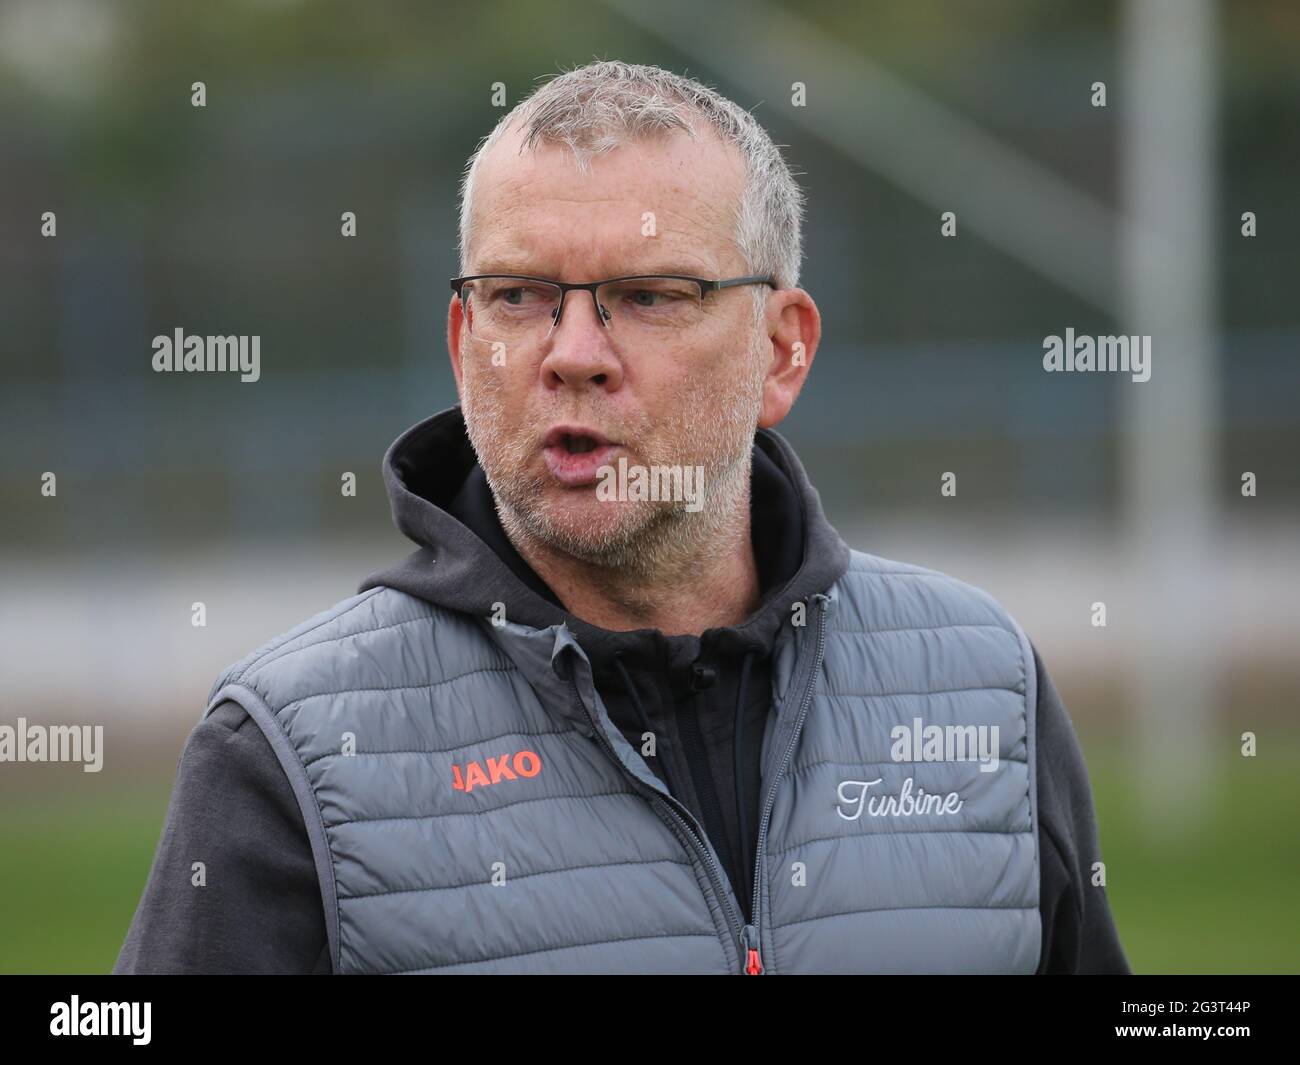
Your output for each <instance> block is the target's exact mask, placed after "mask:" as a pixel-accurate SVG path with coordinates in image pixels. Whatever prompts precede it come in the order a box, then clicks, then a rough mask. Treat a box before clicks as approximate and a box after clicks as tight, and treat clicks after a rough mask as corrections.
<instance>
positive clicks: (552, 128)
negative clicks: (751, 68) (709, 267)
mask: <svg viewBox="0 0 1300 1065" xmlns="http://www.w3.org/2000/svg"><path fill="white" fill-rule="evenodd" d="M692 117H699V118H702V119H704V120H705V122H706V123H707V124H708V126H709V127H711V128H712V129H713V130H714V131H716V132H717V134H718V135H719V136H720V137H721V139H722V140H723V142H724V143H726V144H731V145H734V146H735V147H736V148H737V149H738V150H739V151H740V154H741V156H742V158H743V159H744V163H745V171H746V181H745V188H744V191H743V192H742V194H741V197H740V202H739V203H738V204H736V205H735V207H734V210H733V213H734V228H733V239H734V240H735V242H736V246H737V247H738V249H739V250H740V253H741V254H742V255H743V256H744V257H745V260H746V262H747V263H748V264H749V272H750V273H753V274H771V275H773V276H774V277H775V278H776V283H777V286H778V287H780V288H795V287H796V286H797V285H798V284H799V268H800V263H801V261H802V258H803V248H802V244H803V238H802V221H803V207H804V193H803V190H802V189H801V188H800V187H799V184H798V182H796V181H795V177H794V173H793V172H792V171H791V170H790V167H789V166H788V165H787V164H786V161H785V159H784V158H783V157H782V155H781V152H780V149H779V148H778V146H777V145H776V144H774V143H773V142H772V138H771V137H770V136H768V133H767V131H766V130H765V129H763V127H762V126H760V125H759V124H758V122H757V121H756V120H755V119H754V117H753V115H751V114H750V113H749V112H748V111H745V110H744V109H743V108H741V107H739V106H737V105H736V104H734V103H732V101H730V100H728V99H727V98H726V97H724V96H722V95H720V94H719V93H717V92H715V91H714V90H713V89H710V88H708V87H707V86H705V85H703V84H701V83H700V82H698V81H695V80H694V79H692V78H687V77H683V76H681V75H679V74H673V73H671V72H669V71H667V70H663V69H661V68H659V67H654V66H644V65H637V64H631V63H624V62H621V61H618V60H608V61H602V62H596V63H589V64H588V65H587V66H584V67H578V68H576V69H574V70H570V71H568V72H566V73H563V74H561V75H559V76H558V77H556V78H554V79H552V80H551V81H548V82H547V83H546V84H544V85H542V86H539V87H538V88H537V89H535V90H534V91H533V92H532V94H531V95H529V96H528V97H527V98H525V99H524V100H523V101H521V102H520V103H519V104H517V105H516V106H515V108H514V109H513V110H512V111H510V113H509V114H507V115H505V116H504V117H503V118H502V119H501V121H500V122H498V123H497V125H496V128H495V129H493V130H492V132H491V133H489V134H488V135H487V136H486V137H484V138H483V140H482V141H481V142H480V143H479V146H478V148H477V149H476V150H475V152H474V154H473V155H472V156H471V157H470V159H469V163H468V164H467V166H466V167H465V175H464V178H463V180H462V182H461V187H460V264H461V273H462V274H463V273H465V272H466V270H467V269H468V264H467V259H466V257H467V254H468V249H469V243H470V236H471V233H470V229H471V224H472V221H473V215H472V211H471V207H472V204H473V199H474V179H475V176H476V174H477V172H478V168H479V162H480V161H481V160H482V158H483V156H484V155H486V154H487V152H488V150H489V149H491V148H492V146H493V145H495V144H496V143H497V142H498V141H500V140H501V138H502V136H503V135H504V134H505V132H506V131H507V130H508V129H509V128H510V127H511V126H512V125H513V124H514V123H515V122H516V121H517V122H518V123H519V125H520V126H521V127H522V128H523V129H524V130H525V131H526V134H527V137H526V142H525V143H526V146H527V147H528V148H530V149H532V148H535V147H536V145H537V143H538V142H539V141H542V140H545V141H547V142H552V143H558V144H565V145H567V146H568V147H569V149H570V150H571V151H572V152H573V154H574V156H575V157H576V159H577V161H578V165H579V167H580V168H581V170H582V172H583V173H587V172H589V167H590V159H591V157H592V156H594V155H600V154H601V153H604V152H607V151H609V150H610V149H612V148H614V147H616V146H618V145H619V144H622V143H625V142H627V141H630V140H634V139H637V138H641V137H653V136H657V135H663V134H666V133H669V132H672V131H674V130H684V131H685V132H687V133H688V134H690V135H691V136H692V137H693V136H695V132H694V130H693V129H692V128H691V125H690V123H689V120H690V118H692ZM752 291H753V292H754V301H755V307H756V308H760V307H761V306H762V305H763V300H764V294H765V293H766V292H768V291H769V290H768V289H766V288H764V287H762V286H757V285H756V286H754V287H753V289H752Z"/></svg>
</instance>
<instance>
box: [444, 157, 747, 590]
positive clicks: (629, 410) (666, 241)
mask: <svg viewBox="0 0 1300 1065" xmlns="http://www.w3.org/2000/svg"><path fill="white" fill-rule="evenodd" d="M520 143H521V141H520V138H519V135H518V134H513V135H511V136H508V137H506V138H504V139H503V140H502V142H500V143H499V144H498V145H497V146H496V147H495V148H494V149H493V151H492V152H491V153H490V154H489V155H488V156H487V157H485V158H484V159H483V160H482V162H481V164H480V170H479V174H478V179H477V187H476V193H475V203H474V211H475V226H474V236H473V242H472V245H471V247H470V249H469V255H468V256H467V259H468V264H467V265H468V272H469V273H471V274H483V273H515V274H529V275H534V276H538V277H548V278H554V279H556V280H561V281H593V280H600V279H603V278H607V277H617V276H626V275H635V274H652V273H673V274H689V275H693V276H698V277H704V278H710V279H713V278H719V277H735V276H739V275H742V274H746V273H748V272H749V270H748V267H747V264H746V263H745V261H744V259H743V258H742V257H741V255H740V253H739V251H738V250H737V249H736V247H735V244H734V243H733V240H732V232H733V222H732V213H731V212H732V211H733V210H734V206H735V204H736V203H737V202H738V198H739V196H740V194H741V191H742V188H743V183H744V170H743V164H742V162H741V160H740V158H739V156H738V155H737V154H734V153H733V152H731V151H730V150H728V149H727V148H726V147H724V146H723V145H722V144H721V143H720V142H718V141H717V140H715V139H714V138H713V137H712V136H711V135H710V136H705V135H701V136H700V137H699V138H698V139H691V138H690V137H689V136H688V135H687V134H685V133H682V132H680V131H679V132H676V133H674V134H672V135H670V136H669V137H668V138H665V139H657V140H651V141H639V142H634V143H630V144H626V145H622V146H620V147H618V148H615V149H614V150H613V151H611V152H608V153H606V154H605V155H602V156H597V157H595V158H594V159H593V160H592V162H591V170H590V172H589V174H587V175H583V174H582V173H581V171H580V170H579V169H578V167H577V164H576V162H575V160H574V159H573V157H572V154H571V153H570V152H569V150H568V149H567V148H564V147H562V146H557V145H552V144H545V143H543V144H542V145H540V146H539V148H538V150H537V151H536V152H532V151H527V150H525V151H524V152H523V153H520V152H519V145H520ZM647 212H651V213H652V214H653V234H654V235H646V229H647ZM764 291H768V290H767V289H766V288H765V289H764ZM752 298H753V296H752V292H751V290H750V289H748V288H747V287H740V288H736V289H730V290H723V291H722V292H718V293H712V294H710V295H708V296H707V297H706V298H705V313H704V314H703V315H702V316H701V317H700V318H699V320H698V322H697V323H696V324H695V325H693V326H692V327H691V328H690V329H688V330H686V331H684V332H682V333H680V334H672V335H669V336H663V335H659V336H657V337H656V338H655V339H654V341H653V342H652V343H648V342H646V340H645V339H644V338H643V337H641V336H639V335H637V334H636V333H635V331H632V332H630V333H629V331H621V330H620V329H619V328H618V323H617V322H615V323H614V328H605V327H604V326H602V325H601V324H600V322H599V321H598V320H597V317H596V311H595V307H594V304H593V302H592V300H591V297H590V296H589V295H588V294H587V293H585V292H570V293H569V294H568V295H567V296H566V298H565V302H564V313H563V316H562V317H561V319H560V323H559V325H558V326H556V328H555V329H554V330H553V331H552V332H551V334H550V336H549V337H545V336H539V337H538V339H537V342H536V343H535V344H534V345H532V346H530V347H527V349H526V350H517V349H518V345H515V346H513V347H511V348H510V349H508V350H507V351H506V352H505V353H504V354H505V362H504V365H501V364H500V363H501V359H500V358H499V357H498V358H497V359H496V360H495V361H494V359H493V349H492V345H491V344H490V343H489V342H486V341H484V340H483V339H481V338H477V337H472V336H470V335H469V333H468V331H467V329H466V327H465V324H464V319H463V314H462V310H461V307H460V304H459V300H456V299H453V300H452V306H451V309H450V320H449V331H450V337H449V341H450V344H451V350H452V363H453V367H454V368H455V369H456V374H457V384H458V387H459V390H460V396H461V404H462V408H463V410H464V414H465V420H466V424H467V427H468V430H469V436H470V440H471V442H472V444H473V445H474V448H475V451H476V452H477V454H478V457H479V462H480V463H481V465H482V466H483V469H484V472H485V473H486V474H487V478H488V481H489V483H490V485H491V486H492V489H493V493H494V495H495V496H496V499H497V501H498V505H500V506H501V507H502V510H503V519H504V520H505V521H506V522H507V527H508V528H509V527H510V526H511V525H514V526H515V527H516V529H518V528H520V527H522V529H524V530H526V531H527V533H528V534H530V535H531V536H532V537H534V538H535V539H537V540H540V541H541V542H543V543H545V544H547V545H548V546H550V547H551V548H553V549H556V550H559V551H562V552H564V553H566V554H568V555H571V556H573V557H576V558H579V559H583V560H585V561H590V562H596V563H605V564H614V565H631V564H634V563H635V561H636V554H637V547H638V544H641V543H643V542H646V541H648V540H650V539H655V538H657V539H658V540H660V541H662V540H664V539H665V535H664V534H666V538H667V539H669V540H671V539H672V538H673V537H674V536H676V537H678V538H679V539H681V540H683V542H684V541H686V540H689V539H698V536H695V537H692V536H691V535H690V534H691V530H692V529H694V531H695V532H696V533H697V534H698V532H699V530H700V529H701V528H704V527H709V526H710V525H711V524H712V525H713V526H715V527H716V525H717V523H718V521H719V520H734V519H722V518H720V515H719V514H718V513H717V511H719V510H721V509H724V508H725V509H727V510H734V509H735V508H736V504H737V500H738V499H740V498H743V491H744V485H745V484H747V477H748V470H749V455H750V446H751V443H752V439H753V433H754V429H755V425H756V423H757V420H758V417H759V412H760V410H761V408H762V392H763V378H764V375H765V372H766V369H767V365H768V361H769V360H770V353H771V344H770V342H768V343H766V344H765V343H764V342H765V341H768V340H769V338H768V337H767V336H766V334H765V331H764V329H763V324H762V320H761V319H760V320H758V321H756V320H755V315H754V312H753V303H752ZM542 332H543V334H544V330H543V331H542ZM498 354H499V353H498ZM584 435H586V436H587V437H588V438H587V439H584ZM593 441H595V442H596V443H597V444H598V446H597V447H595V449H594V450H585V449H587V448H589V447H590V446H591V444H592V442H593ZM604 442H607V443H604ZM620 458H626V461H627V464H628V466H629V468H631V467H634V466H638V465H640V466H644V467H654V466H659V467H663V466H680V467H687V466H690V467H702V468H703V478H704V483H703V487H704V496H703V509H702V510H700V511H699V512H698V513H690V512H688V511H687V510H686V504H685V503H683V502H681V501H671V500H670V501H650V500H644V501H642V500H637V501H609V500H608V499H607V498H605V499H602V498H600V497H598V495H597V491H596V488H597V482H598V478H599V473H598V471H599V469H600V467H602V466H614V467H617V466H618V463H619V459H620ZM711 508H712V510H713V511H714V513H712V514H710V509H711ZM652 531H657V532H658V533H659V534H660V535H659V536H657V537H651V536H650V534H651V532H652Z"/></svg>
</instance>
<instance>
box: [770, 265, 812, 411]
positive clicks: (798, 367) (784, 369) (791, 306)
mask: <svg viewBox="0 0 1300 1065" xmlns="http://www.w3.org/2000/svg"><path fill="white" fill-rule="evenodd" d="M765 321H766V328H767V333H768V337H769V341H770V343H771V346H772V354H771V362H770V363H769V364H768V370H767V377H766V378H765V379H764V381H763V410H762V412H761V413H760V414H759V417H758V425H759V428H761V429H771V428H772V427H773V426H775V425H779V424H780V423H781V422H782V421H784V420H785V416H786V415H787V414H789V413H790V408H791V407H793V406H794V401H795V400H796V399H798V398H799V392H800V391H801V390H802V389H803V383H804V381H805V380H806V379H807V377H808V371H809V370H810V369H811V368H812V361H813V356H814V355H815V354H816V353H817V345H818V343H819V342H820V341H821V336H822V319H821V313H820V312H819V311H818V310H817V304H816V303H814V302H813V298H812V297H811V296H810V295H808V293H807V292H805V291H804V290H803V289H801V288H785V289H780V290H779V291H776V292H773V293H770V294H769V295H768V297H767V313H766V315H765Z"/></svg>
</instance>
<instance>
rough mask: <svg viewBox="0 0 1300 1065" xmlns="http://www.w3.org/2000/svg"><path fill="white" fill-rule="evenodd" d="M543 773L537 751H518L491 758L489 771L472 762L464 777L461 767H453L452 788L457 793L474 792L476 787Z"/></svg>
mask: <svg viewBox="0 0 1300 1065" xmlns="http://www.w3.org/2000/svg"><path fill="white" fill-rule="evenodd" d="M541 771H542V760H541V759H540V758H538V757H537V753H536V752H535V751H516V752H515V753H514V755H507V754H503V755H502V756H501V757H500V758H489V759H488V760H487V769H486V770H484V768H483V767H482V766H481V765H479V764H478V762H470V763H469V765H467V766H466V767H465V773H464V775H463V776H462V775H461V771H460V766H458V765H453V766H452V767H451V786H452V787H453V788H455V789H456V790H457V791H473V790H474V788H475V787H479V788H482V787H486V786H487V785H489V784H496V783H499V782H500V781H502V780H516V779H518V778H519V777H535V776H537V774H538V773H540V772H541Z"/></svg>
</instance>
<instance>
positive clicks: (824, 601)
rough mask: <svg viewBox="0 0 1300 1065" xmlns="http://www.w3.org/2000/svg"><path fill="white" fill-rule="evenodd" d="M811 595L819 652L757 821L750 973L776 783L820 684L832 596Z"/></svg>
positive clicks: (756, 967)
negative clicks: (816, 609) (816, 604)
mask: <svg viewBox="0 0 1300 1065" xmlns="http://www.w3.org/2000/svg"><path fill="white" fill-rule="evenodd" d="M812 598H814V599H817V600H819V601H820V603H821V613H820V614H819V615H818V617H817V652H816V654H815V655H814V656H813V665H812V671H811V672H810V673H809V674H808V686H807V687H806V688H805V689H804V693H803V702H802V703H801V704H800V706H799V716H798V717H796V718H795V722H794V730H793V731H792V732H791V733H790V742H789V743H788V744H787V745H786V748H785V754H784V756H782V758H781V764H780V765H779V766H777V769H776V775H775V776H773V777H772V781H771V783H770V784H769V785H768V789H767V801H766V802H765V803H764V804H763V816H762V819H761V820H760V821H759V823H758V846H757V848H756V849H755V856H754V898H753V903H752V905H751V906H750V908H749V912H750V913H751V914H752V915H753V922H754V923H753V924H752V925H746V926H745V929H744V935H745V941H744V942H745V949H746V951H747V954H746V957H747V961H746V963H745V972H746V973H748V974H750V975H751V976H759V975H761V974H762V973H763V972H765V971H766V970H765V969H764V968H763V961H762V957H761V955H760V954H759V947H760V945H761V942H762V937H761V935H760V929H761V928H762V927H763V915H762V913H761V912H760V909H759V907H760V904H761V902H762V894H763V891H762V888H763V880H762V875H763V848H764V846H765V845H766V844H767V825H768V821H769V819H770V818H771V816H772V807H773V806H774V805H775V803H776V789H777V785H778V784H780V783H781V777H782V776H783V775H784V773H785V770H786V767H787V766H788V765H789V764H790V759H791V758H793V757H794V748H795V745H796V744H797V743H798V741H799V733H800V732H801V731H802V730H803V719H804V717H805V716H807V714H808V707H809V706H811V705H812V694H813V689H814V688H816V687H817V674H818V672H819V671H820V670H821V668H822V658H823V656H824V655H825V653H826V609H827V605H828V604H829V603H830V597H829V596H826V595H821V594H817V595H814V596H813V597H812Z"/></svg>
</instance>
